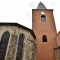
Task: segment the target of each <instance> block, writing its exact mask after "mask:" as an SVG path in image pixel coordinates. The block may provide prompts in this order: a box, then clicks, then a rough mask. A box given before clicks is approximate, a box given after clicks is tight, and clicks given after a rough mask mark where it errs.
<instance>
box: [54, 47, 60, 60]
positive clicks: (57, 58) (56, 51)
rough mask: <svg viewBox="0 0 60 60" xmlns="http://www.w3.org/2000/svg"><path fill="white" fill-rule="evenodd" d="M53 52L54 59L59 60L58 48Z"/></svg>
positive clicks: (59, 48) (59, 52)
mask: <svg viewBox="0 0 60 60" xmlns="http://www.w3.org/2000/svg"><path fill="white" fill-rule="evenodd" d="M54 50H55V59H56V60H60V47H57V48H55V49H54Z"/></svg>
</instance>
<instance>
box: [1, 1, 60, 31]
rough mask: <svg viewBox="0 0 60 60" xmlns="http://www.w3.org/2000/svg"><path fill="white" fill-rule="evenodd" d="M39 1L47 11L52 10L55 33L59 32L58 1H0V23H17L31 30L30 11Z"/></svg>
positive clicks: (59, 13) (59, 6) (59, 9)
mask: <svg viewBox="0 0 60 60" xmlns="http://www.w3.org/2000/svg"><path fill="white" fill-rule="evenodd" d="M40 1H41V2H43V3H44V5H45V6H46V7H47V9H54V12H53V13H54V18H55V23H56V28H57V32H58V31H60V12H59V11H60V1H59V0H58V1H57V0H0V22H17V23H19V24H22V25H24V26H26V27H28V28H32V9H36V8H37V6H38V4H39V2H40Z"/></svg>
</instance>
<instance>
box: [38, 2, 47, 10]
mask: <svg viewBox="0 0 60 60" xmlns="http://www.w3.org/2000/svg"><path fill="white" fill-rule="evenodd" d="M37 9H47V8H46V7H45V5H44V4H43V3H42V2H40V3H39V4H38V7H37Z"/></svg>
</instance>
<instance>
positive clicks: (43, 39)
mask: <svg viewBox="0 0 60 60" xmlns="http://www.w3.org/2000/svg"><path fill="white" fill-rule="evenodd" d="M32 28H33V31H34V33H35V35H36V40H35V41H36V44H37V60H55V56H54V48H55V47H56V39H55V37H56V34H57V32H56V27H55V22H54V17H53V10H52V9H46V7H45V6H44V4H43V3H41V2H40V3H39V5H38V7H37V9H33V10H32Z"/></svg>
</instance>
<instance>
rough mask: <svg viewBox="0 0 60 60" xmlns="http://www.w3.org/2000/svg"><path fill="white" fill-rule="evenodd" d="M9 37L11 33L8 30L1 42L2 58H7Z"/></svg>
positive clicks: (2, 59)
mask: <svg viewBox="0 0 60 60" xmlns="http://www.w3.org/2000/svg"><path fill="white" fill-rule="evenodd" d="M9 37H10V33H9V32H8V31H6V32H5V33H3V35H2V38H1V42H0V60H4V58H5V55H6V50H7V45H8V41H9Z"/></svg>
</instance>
